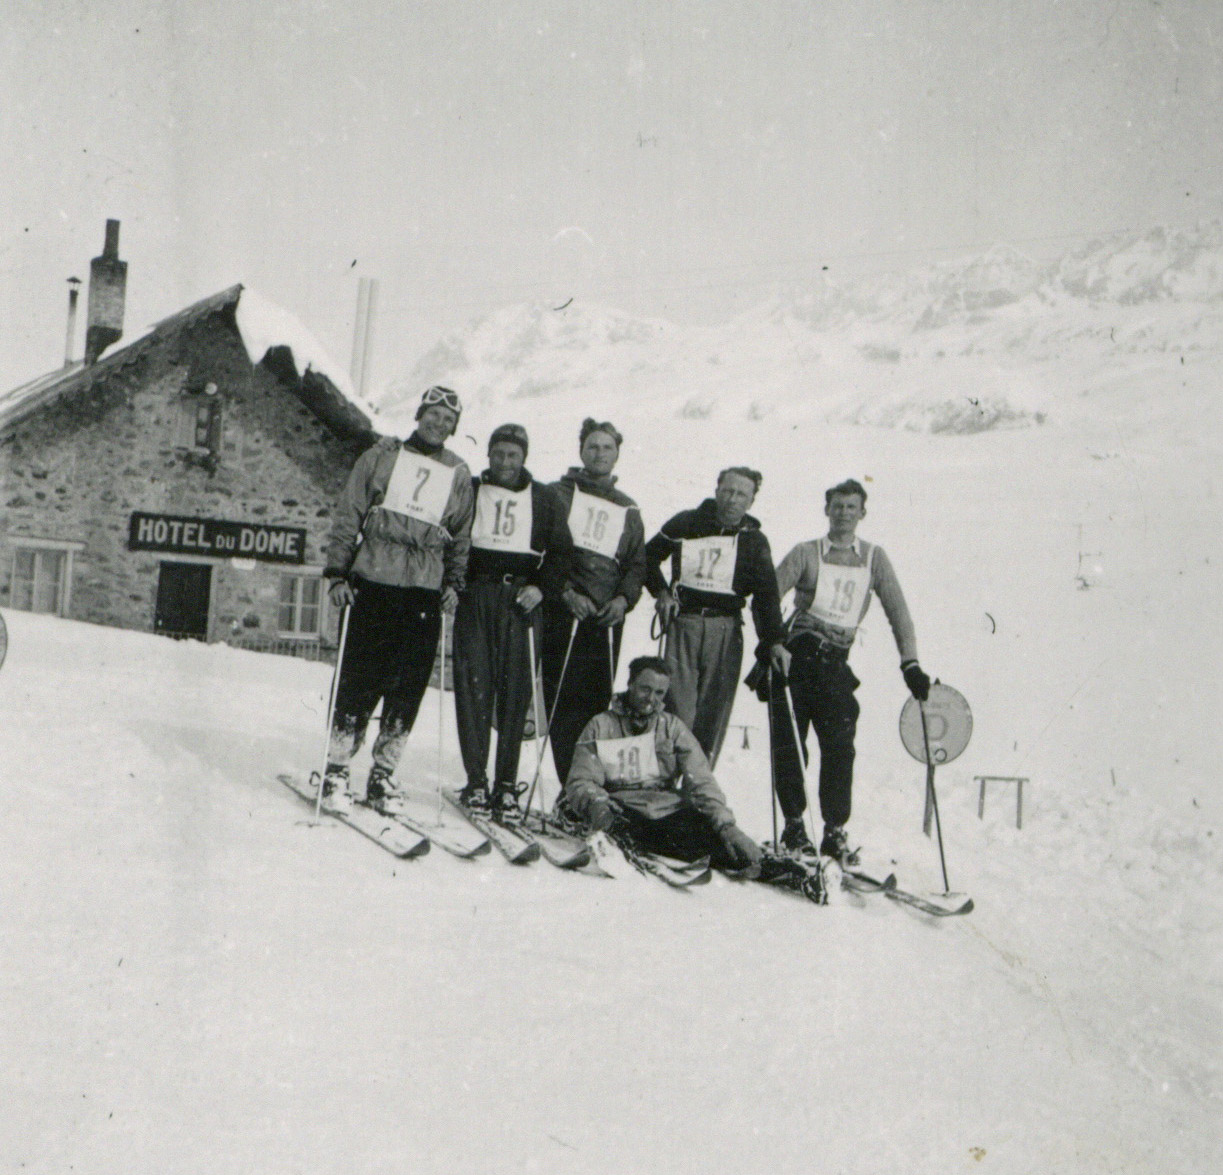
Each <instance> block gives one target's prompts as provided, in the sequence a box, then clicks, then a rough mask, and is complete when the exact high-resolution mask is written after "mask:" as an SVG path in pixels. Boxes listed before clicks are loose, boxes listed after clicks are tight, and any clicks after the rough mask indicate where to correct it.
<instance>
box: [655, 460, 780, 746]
mask: <svg viewBox="0 0 1223 1175" xmlns="http://www.w3.org/2000/svg"><path fill="white" fill-rule="evenodd" d="M761 480H762V479H761V475H760V474H759V473H757V472H756V471H755V470H754V469H747V468H745V467H743V466H734V467H732V468H730V469H724V470H722V472H721V473H720V474H718V483H717V488H716V490H715V491H714V496H713V497H712V498H706V499H705V501H703V502H702V503H701V504H700V505H699V506H698V507H697V508H696V509H695V510H683V511H681V512H680V513H679V514H676V515H675V517H674V518H670V519H668V520H667V521H666V522H665V523H664V524H663V527H662V529H661V530H660V531H659V532H658V534H656V535H655V536H654V537H653V538H652V539H650V541H649V542H648V543H646V547H645V553H646V561H647V563H648V565H649V572H648V574H647V575H646V581H645V586H646V587H647V588H648V589H649V591H650V592H651V593H652V594H653V595H654V596H655V598H656V603H655V605H654V608H655V611H656V612H657V613H658V616H659V618H660V620H661V621H662V625H663V631H664V632H665V633H666V648H665V651H664V653H663V659H664V660H665V661H666V662H667V664H668V665H669V666H670V667H671V688H670V690H669V692H668V693H667V709H668V710H670V711H671V713H672V714H674V715H675V716H676V717H678V718H680V719H682V720H683V723H684V725H685V726H687V727H688V729H689V730H691V731H692V733H693V734H694V735H696V741H697V742H699V743H700V744H701V750H703V751H704V752H705V755H706V757H707V758H708V759H709V762H710V765H711V766H717V762H718V754H719V752H720V751H721V749H722V740H723V738H724V737H725V736H726V727H727V725H728V724H729V723H730V714H731V710H732V708H733V707H734V704H735V690H736V688H737V687H738V685H739V670H740V669H741V668H742V665H743V605H744V603H745V601H746V599H747V597H748V596H750V597H751V601H752V620H753V621H754V623H755V626H756V638H757V640H758V642H759V643H758V645H757V647H756V656H757V658H759V659H760V660H765V659H767V660H768V661H769V662H770V663H771V664H773V665H775V666H776V667H777V668H778V669H779V670H780V671H781V672H782V673H783V674H784V673H785V672H786V670H787V668H788V667H789V663H790V654H789V653H788V652H787V650H786V646H785V635H786V634H785V629H784V628H783V626H782V622H781V604H780V601H779V599H778V593H777V576H776V574H775V573H774V571H773V554H772V551H771V550H770V549H769V540H768V539H767V538H766V537H765V535H764V531H762V530H761V529H760V523H759V522H758V521H757V520H756V519H755V518H753V517H752V516H751V515H750V514H749V513H748V512H747V511H748V509H749V508H750V507H751V505H752V503H753V502H754V501H755V499H756V492H757V491H758V490H759V489H760V482H761ZM668 557H670V559H671V582H670V584H669V585H668V583H667V581H666V579H664V578H663V573H662V571H661V570H660V566H659V565H660V564H661V563H662V562H663V561H664V560H665V559H667V558H668Z"/></svg>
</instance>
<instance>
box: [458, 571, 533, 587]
mask: <svg viewBox="0 0 1223 1175" xmlns="http://www.w3.org/2000/svg"><path fill="white" fill-rule="evenodd" d="M468 582H469V583H504V584H511V585H513V586H515V587H525V586H526V582H527V577H526V576H525V575H513V574H512V573H510V572H508V571H507V572H506V573H505V574H504V575H473V576H472V577H471V579H470V580H468Z"/></svg>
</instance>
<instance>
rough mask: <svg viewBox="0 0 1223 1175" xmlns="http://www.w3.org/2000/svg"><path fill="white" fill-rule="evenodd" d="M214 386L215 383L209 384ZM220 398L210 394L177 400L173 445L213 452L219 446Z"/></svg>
mask: <svg viewBox="0 0 1223 1175" xmlns="http://www.w3.org/2000/svg"><path fill="white" fill-rule="evenodd" d="M209 386H210V387H215V385H209ZM220 441H221V400H220V397H219V396H217V395H216V393H215V391H214V392H213V393H212V394H211V395H203V396H184V397H183V398H182V399H181V400H180V401H179V417H178V425H177V433H176V435H175V438H174V444H175V447H177V448H179V449H193V450H195V451H197V452H205V453H213V452H216V451H217V450H218V449H219V448H220Z"/></svg>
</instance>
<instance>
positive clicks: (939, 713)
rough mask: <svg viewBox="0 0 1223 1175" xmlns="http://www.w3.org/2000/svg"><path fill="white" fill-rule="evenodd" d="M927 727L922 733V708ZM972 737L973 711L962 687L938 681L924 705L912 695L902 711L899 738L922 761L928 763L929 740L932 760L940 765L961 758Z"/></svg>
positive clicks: (914, 756) (935, 764) (936, 764)
mask: <svg viewBox="0 0 1223 1175" xmlns="http://www.w3.org/2000/svg"><path fill="white" fill-rule="evenodd" d="M923 709H924V710H925V712H926V730H925V734H924V735H923V733H922V710H923ZM970 738H972V711H971V710H970V709H969V708H968V702H967V700H966V699H965V697H964V695H963V694H962V693H960V691H959V690H957V689H953V688H952V687H951V686H949V685H943V683H942V682H940V681H936V682H935V683H934V684H933V685H932V686H931V687H930V697H929V698H927V699H926V701H925V703H924V705H923V703H921V702H919V701H918V700H917V699H916V698H909V699H908V700H907V701H906V702H905V704H904V706H902V707H901V710H900V741H901V742H902V743H904V747H905V750H906V751H908V752H909V754H910V755H912V756H913V758H914V759H916V760H917V761H918V762H919V763H925V762H926V742H927V740H929V743H930V762H932V763H933V764H934V766H936V767H939V766H941V765H942V764H943V763H950V762H951V761H952V760H953V759H958V758H959V757H960V755H961V754H963V752H964V748H965V747H966V746H968V740H969V739H970Z"/></svg>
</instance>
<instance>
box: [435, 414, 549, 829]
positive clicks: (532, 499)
mask: <svg viewBox="0 0 1223 1175" xmlns="http://www.w3.org/2000/svg"><path fill="white" fill-rule="evenodd" d="M527 448H528V438H527V430H526V429H525V428H523V427H522V425H520V424H503V425H501V426H500V427H499V428H496V429H494V430H493V433H492V436H490V437H489V440H488V469H486V470H485V471H484V472H483V473H482V474H481V475H480V476H479V477H478V478H476V480H475V481H474V483H473V488H474V490H475V495H476V507H475V521H474V522H473V523H472V528H471V558H470V559H469V560H468V564H467V587H466V589H465V590H464V592H463V594H462V595H461V596H460V597H459V606H458V610H457V611H456V612H455V616H454V708H455V715H456V717H457V719H458V730H459V750H460V751H461V752H462V755H463V767H464V769H465V771H466V774H467V785H466V786H465V787H464V788H463V793H462V797H461V799H462V802H463V804H464V805H465V806H466V807H468V808H471V809H473V810H475V811H477V812H481V813H485V814H488V813H490V810H491V813H492V814H493V815H495V816H496V818H497V819H498V820H501V821H503V822H506V823H518V822H520V821H521V811H520V810H519V807H518V791H519V785H518V759H519V753H520V750H521V746H522V731H523V725H524V723H525V721H526V716H527V707H528V706H529V705H530V703H531V696H532V682H531V660H532V653H531V650H530V642H531V640H532V639H534V640H535V641H536V644H537V645H538V640H539V617H540V608H539V604H540V601H541V600H542V599H544V597H545V596H548V597H555V596H556V595H558V594H559V592H560V585H559V584H556V583H553V582H549V580H548V577H547V568H555V567H556V565H557V563H558V562H559V560H555V559H554V560H552V561H551V562H549V563H548V564H547V568H546V567H545V564H544V556H545V555H546V554H547V552H549V551H560V550H562V549H563V548H565V547H566V546H567V545H568V543H569V531H568V529H567V528H566V526H565V515H564V514H563V512H562V511H561V506H560V503H559V502H558V501H557V498H556V495H555V494H554V493H553V492H552V491H551V490H550V489H549V488H548V487H547V486H544V485H541V484H540V483H539V482H537V481H536V480H535V479H534V478H532V476H531V474H530V473H529V472H528V471H527V469H526V468H525V462H526V457H527ZM532 631H534V634H535V636H534V638H532V637H531V635H530V634H531V632H532ZM494 714H495V716H496V725H497V759H496V774H495V776H494V785H495V786H494V788H493V790H492V794H491V795H490V794H489V787H488V748H489V743H490V741H491V738H492V726H493V718H494Z"/></svg>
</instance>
